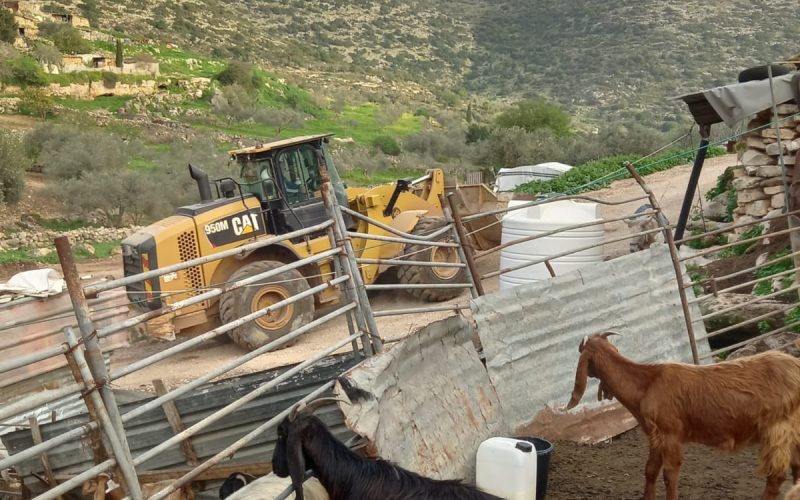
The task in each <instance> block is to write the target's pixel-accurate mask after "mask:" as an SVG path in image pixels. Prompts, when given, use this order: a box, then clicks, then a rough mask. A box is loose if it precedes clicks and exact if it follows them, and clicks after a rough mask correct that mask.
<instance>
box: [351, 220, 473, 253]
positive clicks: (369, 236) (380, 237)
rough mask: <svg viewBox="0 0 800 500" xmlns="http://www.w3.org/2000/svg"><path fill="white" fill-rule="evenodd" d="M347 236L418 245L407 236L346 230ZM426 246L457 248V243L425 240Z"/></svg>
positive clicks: (417, 242) (448, 227)
mask: <svg viewBox="0 0 800 500" xmlns="http://www.w3.org/2000/svg"><path fill="white" fill-rule="evenodd" d="M445 227H447V229H450V226H449V225H448V226H445ZM347 236H349V237H351V238H360V239H364V240H376V241H386V242H389V243H404V244H407V243H410V244H412V245H419V244H420V242H419V241H417V240H409V239H407V238H395V237H394V236H383V235H381V234H367V233H354V232H351V231H348V232H347ZM425 245H426V246H432V247H448V248H457V247H458V243H448V242H445V241H426V242H425Z"/></svg>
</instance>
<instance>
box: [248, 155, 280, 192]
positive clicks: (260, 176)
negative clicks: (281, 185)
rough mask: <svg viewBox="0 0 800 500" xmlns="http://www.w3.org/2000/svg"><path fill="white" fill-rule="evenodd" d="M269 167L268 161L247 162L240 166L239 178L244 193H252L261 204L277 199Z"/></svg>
mask: <svg viewBox="0 0 800 500" xmlns="http://www.w3.org/2000/svg"><path fill="white" fill-rule="evenodd" d="M270 165H271V163H270V161H269V160H262V161H257V162H256V161H248V162H245V163H244V164H243V165H242V172H241V175H240V178H241V184H242V187H243V188H244V191H246V192H248V193H253V194H254V195H255V196H256V197H257V198H258V199H259V200H261V201H262V202H266V201H267V200H272V199H275V198H277V193H276V192H275V182H274V180H273V179H272V172H271V167H270Z"/></svg>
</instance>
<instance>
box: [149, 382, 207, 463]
mask: <svg viewBox="0 0 800 500" xmlns="http://www.w3.org/2000/svg"><path fill="white" fill-rule="evenodd" d="M153 387H154V388H155V390H156V394H158V396H159V397H161V396H163V395H164V394H166V393H168V392H169V391H168V390H167V386H166V385H165V384H164V381H163V380H161V379H155V380H153ZM161 407H162V408H163V409H164V413H165V414H166V415H167V421H168V422H169V426H170V427H172V432H174V433H175V434H179V433H181V432H183V431H185V430H186V426H185V425H184V424H183V419H181V414H180V413H178V407H177V406H176V405H175V401H164V403H163V404H162V405H161ZM181 451H182V452H183V456H184V458H186V463H187V464H188V465H197V464H199V463H200V460H199V459H198V458H197V453H196V452H195V451H194V447H192V442H191V440H189V439H184V440H183V441H181Z"/></svg>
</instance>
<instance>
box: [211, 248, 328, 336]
mask: <svg viewBox="0 0 800 500" xmlns="http://www.w3.org/2000/svg"><path fill="white" fill-rule="evenodd" d="M283 265H284V264H283V263H281V262H276V261H271V260H264V261H259V262H251V263H250V264H246V265H244V266H242V267H241V268H239V269H238V270H237V271H236V272H234V273H233V274H232V275H231V277H230V278H229V281H231V282H232V281H239V280H242V279H244V278H249V277H251V276H255V275H256V274H261V273H264V272H267V271H270V270H273V269H277V268H279V267H281V266H283ZM308 288H309V287H308V282H307V281H306V279H305V278H304V277H303V275H302V274H301V273H300V272H299V271H297V270H296V269H291V270H288V271H283V272H281V273H280V274H277V275H275V276H272V277H270V278H266V279H264V280H261V281H258V282H257V283H254V284H251V285H246V286H244V287H242V288H237V289H236V290H231V291H230V292H227V293H225V294H223V295H222V297H221V298H220V300H219V317H220V321H221V322H222V323H223V324H225V323H230V322H231V321H234V320H237V319H239V318H241V317H243V316H246V315H248V314H251V313H254V312H256V311H258V310H261V309H264V308H265V307H268V306H270V305H271V304H275V303H277V302H280V301H282V300H285V299H288V298H289V297H291V296H293V295H297V294H298V293H302V292H304V291H306V290H308ZM313 319H314V297H313V296H308V297H306V298H303V299H301V300H299V301H297V302H294V303H292V304H289V305H287V306H284V307H282V308H280V309H278V310H276V311H272V312H270V313H268V314H266V315H265V316H261V317H260V318H257V319H255V320H253V321H249V322H247V323H245V324H243V325H241V326H238V327H236V328H234V329H233V330H231V331H229V332H228V336H229V337H230V338H231V339H232V340H233V341H234V342H235V343H236V344H238V345H239V346H241V347H243V348H245V349H247V350H248V351H252V350H255V349H258V348H259V347H261V346H263V345H265V344H268V343H269V342H273V341H275V340H277V339H279V338H281V337H283V336H284V335H286V334H288V333H290V332H292V331H293V330H296V329H297V328H299V327H300V326H302V325H305V324H306V323H308V322H310V321H312V320H313ZM296 342H297V340H296V339H295V340H292V341H289V342H287V343H285V344H282V345H280V346H278V347H276V349H283V348H286V347H289V346H291V345H293V344H295V343H296Z"/></svg>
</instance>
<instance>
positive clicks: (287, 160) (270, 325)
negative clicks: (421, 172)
mask: <svg viewBox="0 0 800 500" xmlns="http://www.w3.org/2000/svg"><path fill="white" fill-rule="evenodd" d="M329 138H330V134H327V135H313V136H304V137H297V138H293V139H287V140H281V141H277V142H272V143H269V144H263V145H260V146H255V147H249V148H245V149H238V150H235V151H231V152H230V157H231V160H232V161H234V162H235V164H236V166H237V167H238V170H239V178H238V179H236V180H234V179H232V178H224V179H219V180H215V181H214V185H215V186H216V191H217V196H216V197H214V196H213V195H212V192H211V182H210V181H209V179H208V176H207V175H206V174H205V173H204V172H202V171H201V170H200V169H197V168H195V167H193V166H191V165H190V166H189V170H190V175H191V176H192V177H193V178H194V179H195V181H196V182H197V184H198V188H199V191H200V198H201V200H200V202H199V203H197V204H194V205H189V206H184V207H181V208H179V209H177V212H176V214H175V215H173V216H170V217H167V218H166V219H163V220H160V221H158V222H156V223H154V224H151V225H150V226H148V227H146V228H144V229H142V230H140V231H138V232H136V233H135V234H133V235H131V236H129V237H128V238H126V239H125V240H124V241H123V242H122V256H123V265H124V272H125V275H126V276H128V275H132V274H135V273H141V272H143V271H148V270H153V269H158V268H159V267H164V266H169V265H172V264H177V263H179V262H183V261H186V260H190V259H194V258H197V257H203V256H209V255H213V254H214V253H217V252H221V251H224V250H228V249H232V248H236V247H238V246H241V245H244V244H247V243H251V242H254V241H257V240H259V239H264V238H268V237H270V236H272V235H280V234H286V233H288V232H292V231H297V230H300V229H303V228H307V227H311V226H314V225H318V224H320V223H322V222H324V221H326V220H328V215H327V213H326V211H325V208H324V206H323V202H322V198H321V196H320V188H321V182H322V180H321V175H320V165H324V166H325V167H326V168H327V172H328V175H329V177H330V179H331V182H332V184H333V190H334V193H335V196H336V198H337V201H338V203H339V204H340V205H344V206H349V207H350V208H351V209H352V210H355V211H357V212H359V213H361V214H364V215H366V216H369V217H370V218H372V219H375V220H378V221H380V222H382V223H383V224H385V225H388V226H390V227H392V228H396V229H398V230H400V231H403V232H407V233H419V234H424V233H428V232H430V231H431V230H432V229H435V228H436V227H438V226H441V225H442V224H444V220H443V217H442V215H443V212H442V207H441V204H440V201H439V195H440V194H442V193H444V190H445V183H444V173H443V172H442V171H441V170H438V169H436V170H429V171H428V172H427V175H425V176H424V177H422V178H420V179H417V180H415V181H414V180H399V181H397V182H396V183H391V184H385V185H380V186H376V187H372V188H349V189H347V188H346V187H345V185H344V184H343V183H342V181H341V178H340V177H339V175H338V173H337V171H336V168H335V166H334V164H333V161H332V159H331V155H330V153H329V151H328V146H327V144H328V141H329ZM484 189H485V186H484ZM486 191H487V192H488V189H486ZM461 200H462V202H463V197H462V198H461ZM344 215H345V221H346V224H347V225H348V226H349V229H350V230H352V231H356V232H360V233H369V234H378V235H385V234H388V232H387V231H385V230H384V229H381V228H379V227H377V226H374V225H370V224H368V223H366V222H364V221H361V220H356V219H354V218H352V217H349V216H347V214H344ZM496 236H499V234H498V235H496ZM442 238H443V239H446V238H448V236H447V235H443V236H442ZM496 239H499V238H496ZM352 243H353V247H354V250H355V252H356V254H357V255H358V257H360V258H364V259H392V258H397V257H398V256H400V255H402V254H408V256H407V258H408V259H409V260H424V261H435V262H458V255H457V252H456V250H455V249H453V248H446V247H427V248H425V247H419V248H417V245H407V246H406V245H403V244H399V243H386V242H381V241H375V240H367V239H354V240H352ZM495 243H496V242H495ZM330 248H331V244H330V240H329V238H328V236H327V234H326V233H325V232H324V231H322V232H320V234H315V235H311V236H309V237H306V238H304V239H301V240H300V241H289V240H286V241H283V242H281V243H279V244H275V245H271V246H267V247H263V248H259V249H257V250H254V251H252V252H250V253H248V254H246V255H237V256H236V257H228V258H224V259H222V260H215V261H212V262H208V263H206V264H202V265H198V266H195V267H192V268H189V269H186V270H183V271H178V272H175V273H168V274H166V275H162V276H161V277H159V278H155V279H151V280H145V281H144V282H140V283H135V284H133V285H129V286H128V293H129V299H130V300H131V301H132V302H133V303H134V304H135V305H136V307H138V308H140V309H144V310H153V309H158V308H160V307H163V306H165V305H169V304H171V303H174V302H176V301H178V300H182V299H186V298H188V297H191V296H193V295H197V294H198V293H200V292H201V291H203V290H204V289H207V288H209V287H215V286H220V285H221V284H224V283H228V282H232V281H238V280H241V279H243V278H247V277H250V276H253V275H256V274H259V273H263V272H265V271H268V270H271V269H274V268H277V267H279V266H282V265H284V264H288V263H292V262H295V261H297V260H300V259H303V258H305V257H309V256H311V255H314V254H318V253H320V252H323V251H325V250H329V249H330ZM387 269H388V267H387V266H385V265H378V264H363V265H362V266H361V275H362V278H363V280H364V283H367V284H369V283H373V282H375V280H376V279H377V277H378V276H379V275H380V274H382V273H384V272H385V271H386V270H387ZM333 272H334V269H333V261H332V260H330V259H329V260H327V261H322V262H320V263H319V264H312V265H307V266H304V267H301V268H299V269H294V270H288V271H284V272H282V273H280V274H279V275H277V276H275V277H273V278H270V279H267V280H264V281H262V282H259V283H258V284H257V285H255V286H252V285H251V286H245V287H242V288H238V289H235V290H232V291H229V292H226V293H225V294H223V295H222V296H221V297H220V298H219V300H207V301H203V302H201V303H198V304H195V305H192V306H189V307H185V308H183V309H180V310H178V311H176V312H175V313H174V316H172V315H171V316H170V318H169V321H170V322H171V325H170V327H171V329H173V330H174V331H181V330H184V329H186V328H189V327H192V326H196V325H201V324H206V323H210V322H212V321H215V320H216V319H217V317H218V318H219V319H220V320H221V321H222V322H224V323H227V322H230V321H232V320H234V319H237V318H240V317H242V316H244V315H246V314H250V313H252V312H255V311H257V310H259V309H263V308H265V307H267V306H269V305H271V304H274V303H277V302H280V301H281V300H284V299H286V298H288V297H290V296H292V295H296V294H298V293H301V292H303V291H305V290H308V289H309V288H311V287H313V286H317V285H319V284H322V283H323V282H326V281H328V280H330V279H332V278H333V277H334V274H333ZM398 278H399V279H400V281H401V282H403V283H413V284H428V283H465V282H466V277H465V271H464V268H459V267H423V266H399V270H398ZM410 292H411V293H414V294H416V295H417V296H419V297H421V298H422V299H425V300H427V301H443V300H448V299H451V298H453V297H455V296H457V295H458V294H459V293H461V290H460V289H442V288H431V289H423V290H410ZM338 299H339V297H338V291H337V290H336V289H335V288H328V289H326V290H325V291H323V292H320V293H319V294H317V295H316V296H313V297H308V298H306V299H303V300H300V301H298V302H295V303H293V304H290V305H288V306H285V307H283V308H281V309H279V310H278V311H276V312H274V313H272V314H268V315H266V316H262V317H261V318H259V319H257V320H255V321H252V322H249V323H247V324H245V325H242V326H240V327H238V328H236V329H235V330H232V331H230V332H229V335H230V337H231V338H232V339H233V340H234V341H235V342H236V343H237V344H239V345H240V346H242V347H244V348H246V349H250V350H252V349H255V348H258V347H260V346H262V345H264V344H266V343H268V342H271V341H273V340H275V339H277V338H280V337H281V336H283V335H286V334H287V333H289V332H291V331H292V330H294V329H296V328H297V327H299V326H301V325H303V324H305V323H307V322H309V321H311V320H312V319H313V317H314V312H315V309H316V308H318V307H320V306H322V305H330V304H333V303H335V302H336V301H337V300H338ZM287 345H288V344H284V347H286V346H287Z"/></svg>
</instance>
